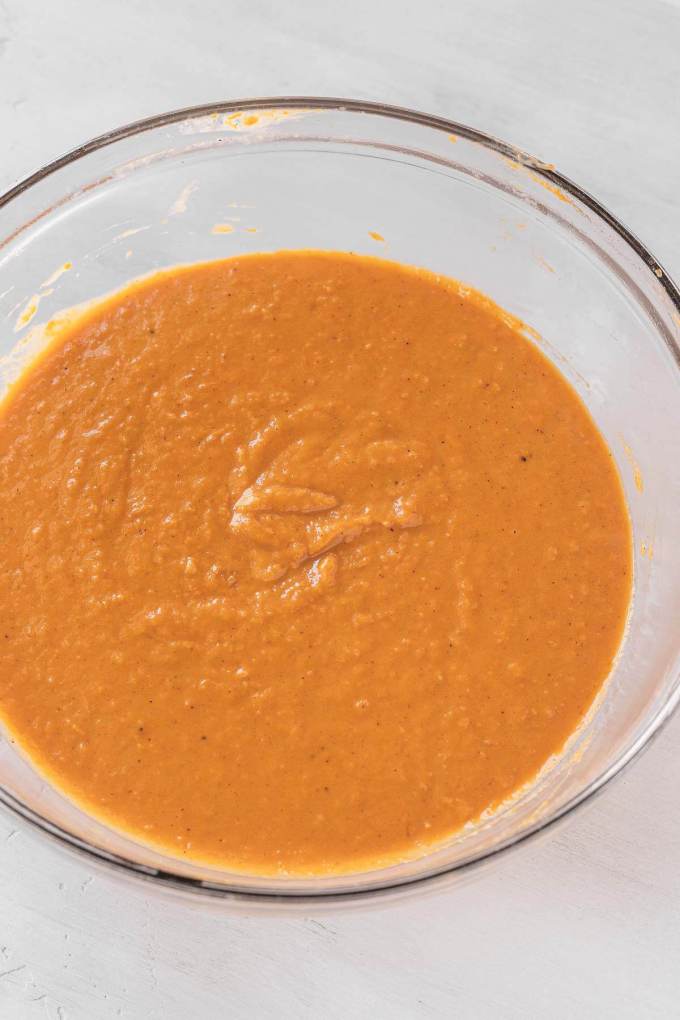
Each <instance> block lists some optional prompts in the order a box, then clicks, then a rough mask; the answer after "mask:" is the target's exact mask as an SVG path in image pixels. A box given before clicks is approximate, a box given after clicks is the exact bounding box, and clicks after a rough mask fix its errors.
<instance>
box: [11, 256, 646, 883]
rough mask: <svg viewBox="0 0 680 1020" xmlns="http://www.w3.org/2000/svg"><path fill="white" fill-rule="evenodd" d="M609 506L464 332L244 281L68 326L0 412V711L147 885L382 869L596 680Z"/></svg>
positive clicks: (353, 277)
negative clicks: (190, 861)
mask: <svg viewBox="0 0 680 1020" xmlns="http://www.w3.org/2000/svg"><path fill="white" fill-rule="evenodd" d="M630 575H631V553H630V531H629V523H628V517H627V513H626V508H625V504H624V500H623V496H622V491H621V486H620V482H619V479H618V475H617V472H616V469H615V466H614V463H613V460H612V458H611V455H610V453H609V451H608V450H607V448H606V446H605V444H604V442H603V440H602V438H601V437H600V435H599V433H598V432H597V430H596V428H595V426H594V425H593V423H592V421H591V420H590V418H589V416H588V414H587V412H586V410H585V408H584V407H583V405H582V404H581V402H580V401H579V399H578V398H577V396H576V394H575V393H574V391H573V390H572V389H571V388H570V386H569V385H568V384H567V382H566V381H565V380H564V379H563V378H562V377H561V376H560V375H559V373H558V372H557V371H556V370H555V368H554V367H552V365H551V364H550V363H548V361H547V360H546V359H545V358H544V357H543V356H542V355H541V354H540V353H539V351H538V350H537V348H536V347H535V346H533V345H532V344H531V343H530V342H528V341H527V340H526V339H525V338H524V337H523V336H522V335H521V333H520V331H519V328H518V325H517V324H515V323H513V322H512V321H511V320H510V319H509V318H508V317H507V316H504V315H503V314H502V313H501V312H500V310H499V309H497V308H496V307H495V306H494V305H492V304H491V303H490V302H488V301H486V300H485V299H484V298H482V297H481V296H479V295H477V294H474V293H470V292H469V291H468V290H466V289H465V288H462V287H461V286H460V285H458V284H456V283H455V282H452V281H447V280H444V279H442V278H440V277H435V276H433V275H431V274H429V273H427V272H424V271H416V270H412V269H407V268H404V267H401V266H398V265H396V264H394V263H389V262H384V261H381V260H378V259H369V258H361V257H358V256H352V255H342V254H334V253H315V252H292V253H278V254H275V255H257V256H249V257H243V258H238V259H229V260H225V261H221V262H214V263H207V264H202V265H196V266H191V267H187V268H181V269H176V270H172V271H168V272H165V273H161V274H159V275H157V276H155V277H153V278H150V279H147V280H145V281H142V282H140V283H137V284H133V285H132V286H131V287H129V288H128V289H127V290H125V291H123V292H121V293H120V294H118V295H116V296H115V297H113V298H110V299H108V300H106V301H105V302H103V303H101V304H99V305H97V306H95V307H94V308H93V309H91V310H90V311H89V312H88V313H87V314H86V315H85V316H84V317H83V318H82V319H81V320H79V322H77V323H76V324H75V325H72V326H70V327H69V328H68V329H67V330H66V331H65V333H64V335H62V336H60V337H59V338H58V339H57V341H55V342H54V343H53V344H52V346H51V347H50V348H49V349H48V350H47V351H46V353H45V354H43V355H42V357H41V358H40V359H39V360H38V361H37V362H36V363H35V364H34V365H33V366H32V367H31V368H30V369H29V370H28V371H27V372H26V373H25V374H24V376H23V377H22V379H21V380H20V382H19V383H18V384H17V385H16V386H15V387H14V389H13V391H12V392H11V393H10V395H9V397H8V398H7V399H6V401H5V403H4V405H3V407H2V409H1V410H0V620H1V621H2V633H0V708H1V711H2V716H3V718H4V720H5V722H6V724H7V726H8V728H9V730H10V732H11V733H12V734H13V735H14V737H15V738H16V739H18V740H19V741H20V743H21V744H22V745H23V747H24V748H25V749H26V750H27V751H28V753H29V754H30V755H31V756H32V757H33V758H34V760H35V761H36V762H37V764H38V765H39V767H40V768H42V769H43V770H44V771H45V772H46V773H47V774H48V776H49V777H50V778H51V779H52V780H53V781H54V782H55V783H57V784H58V785H59V786H61V787H62V788H63V789H64V790H66V791H67V792H68V793H69V794H70V795H71V796H73V797H74V798H75V799H77V800H78V801H79V802H80V803H81V804H83V805H84V806H85V807H86V808H87V809H89V810H91V811H92V812H94V813H96V814H97V815H98V816H100V817H102V818H104V819H106V820H108V821H109V822H112V823H113V824H115V825H116V826H119V827H121V828H123V829H125V830H126V831H129V832H131V833H132V834H133V835H134V836H136V837H137V838H141V839H142V840H144V841H145V842H148V843H152V844H154V845H157V846H160V847H161V848H163V849H165V850H166V851H169V852H170V853H173V854H175V855H186V856H187V857H190V858H194V859H198V860H202V861H207V862H211V863H217V864H220V865H223V866H227V867H231V868H235V869H240V870H250V871H260V872H263V873H278V872H280V871H286V870H287V871H289V872H298V873H306V872H316V873H323V872H330V871H338V870H352V869H354V868H356V867H365V866H367V865H370V864H374V863H382V862H385V861H390V860H395V859H400V858H403V857H405V856H409V855H413V854H415V853H417V852H418V851H419V850H422V849H424V848H426V847H427V846H428V845H430V844H432V843H434V842H436V841H437V840H440V839H442V838H444V837H446V836H448V835H450V834H451V833H452V832H454V831H455V830H456V829H457V828H458V827H460V826H461V825H462V824H464V823H465V822H466V821H469V820H471V819H474V818H476V817H477V816H478V815H479V814H480V813H481V812H482V811H483V810H484V809H486V808H488V807H492V806H493V805H495V804H498V803H499V802H501V801H502V800H503V799H504V798H506V797H507V796H508V795H509V794H511V793H512V792H513V790H515V789H516V788H517V787H519V786H520V785H521V784H523V783H524V782H526V781H527V780H529V779H530V778H531V777H532V776H533V775H534V774H535V773H536V771H537V770H538V769H539V768H540V767H541V765H543V763H544V762H545V761H546V760H547V759H548V758H549V756H550V755H551V754H553V753H556V752H558V751H559V750H560V748H561V747H562V745H563V744H564V742H565V740H566V739H567V738H568V736H569V735H570V733H571V732H573V730H574V729H575V728H576V726H577V725H578V723H579V721H580V719H581V718H582V716H583V714H584V713H585V712H586V710H587V709H588V707H589V705H590V704H591V702H592V699H593V698H594V696H595V694H596V693H597V691H598V689H599V687H600V686H601V684H602V682H603V680H604V679H605V677H606V675H607V673H608V670H609V668H610V665H611V662H612V658H613V656H614V654H615V652H616V650H617V646H618V644H619V641H620V638H621V634H622V629H623V625H624V619H625V614H626V610H627V605H628V600H629V595H630V582H631V576H630Z"/></svg>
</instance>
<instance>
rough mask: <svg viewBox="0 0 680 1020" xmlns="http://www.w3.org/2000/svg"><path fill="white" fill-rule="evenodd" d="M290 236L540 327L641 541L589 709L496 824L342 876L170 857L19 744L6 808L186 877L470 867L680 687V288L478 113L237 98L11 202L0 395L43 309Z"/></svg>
mask: <svg viewBox="0 0 680 1020" xmlns="http://www.w3.org/2000/svg"><path fill="white" fill-rule="evenodd" d="M216 224H226V225H227V229H223V230H222V231H221V232H217V233H215V232H213V227H214V226H215V225H216ZM229 228H231V229H229ZM281 248H327V249H342V250H351V251H355V252H363V253H370V254H374V255H383V256H384V257H386V258H391V259H395V260H398V261H400V262H404V263H411V264H414V265H418V266H425V267H427V268H428V269H431V270H434V271H435V272H439V273H443V274H446V275H448V276H452V277H456V278H458V279H461V280H464V281H466V282H468V283H470V284H472V285H473V286H475V287H477V288H479V289H480V290H482V291H484V292H486V293H487V294H489V295H490V296H491V297H492V298H493V299H494V300H495V301H497V302H498V303H499V304H500V305H502V306H503V307H505V308H506V309H508V310H509V311H510V312H512V313H513V314H514V315H516V316H518V317H519V318H521V319H523V320H524V321H525V322H527V323H529V324H530V325H531V326H532V327H533V328H534V329H535V330H536V331H537V336H536V338H535V339H536V342H537V343H539V344H540V345H541V347H542V348H543V349H544V351H545V352H546V353H547V354H548V356H549V357H551V358H552V359H553V360H554V361H555V363H556V364H557V365H558V366H559V368H560V369H561V370H562V372H563V373H564V374H565V375H566V376H567V378H568V379H569V380H570V381H571V383H572V384H573V386H574V387H575V388H576V390H577V391H578V392H579V393H580V394H581V396H582V397H583V399H584V400H585V402H586V403H587V405H588V407H589V408H590V411H591V413H592V415H593V416H594V418H595V420H596V421H597V423H598V425H599V427H600V429H601V430H602V432H603V433H604V435H605V437H606V439H607V441H608V443H609V445H610V447H611V449H612V450H613V452H614V455H615V457H616V459H617V461H618V464H619V468H620V471H621V475H622V478H623V481H624V485H625V489H626V494H627V498H628V503H629V507H630V513H631V517H632V521H633V529H634V540H635V589H634V600H633V604H632V608H631V612H630V618H629V624H628V630H627V635H626V638H625V642H624V645H623V647H622V650H621V652H620V654H619V657H618V659H617V662H616V664H615V668H614V670H613V672H612V675H611V678H610V680H609V683H608V685H607V686H606V688H605V691H604V693H603V694H602V696H601V698H600V700H599V703H598V705H597V708H596V710H595V711H593V712H592V713H591V716H590V718H589V720H588V721H587V723H586V725H584V727H583V728H582V729H581V731H580V732H579V733H578V734H577V736H576V737H575V739H574V740H573V741H572V743H571V744H570V746H569V747H568V748H567V749H566V750H565V752H564V753H563V754H562V756H561V757H560V758H559V760H557V761H556V762H555V763H554V764H553V766H552V767H551V768H548V769H546V770H545V771H544V772H543V773H542V775H541V776H540V777H539V778H538V780H537V781H536V782H535V783H534V784H533V785H532V786H531V787H530V788H529V789H528V790H527V791H526V792H525V793H524V794H523V795H522V796H521V797H519V798H518V799H517V800H516V801H515V802H514V803H512V804H511V805H509V806H507V807H505V808H504V809H503V810H500V811H499V812H497V813H496V814H495V815H494V816H493V817H491V818H489V819H487V820H485V821H484V822H481V823H480V824H478V825H476V826H474V827H471V828H470V829H469V830H466V831H465V832H463V833H460V834H459V835H457V836H456V837H455V838H453V839H452V840H451V841H450V843H449V844H448V845H447V846H446V847H445V848H443V849H440V850H438V851H437V852H435V853H432V854H430V855H428V856H425V857H421V858H419V859H418V860H413V861H408V862H406V863H403V864H399V865H396V866H394V867H390V868H387V869H383V870H379V871H370V872H362V873H360V874H352V875H348V876H342V877H337V876H336V877H328V878H314V879H311V878H310V879H297V878H296V879H266V878H261V877H256V876H253V877H247V876H246V877H244V876H242V875H232V874H228V873H226V872H224V871H219V870H215V869H210V868H206V867H201V866H199V865H192V864H190V863H187V862H186V861H179V860H175V859H174V858H170V857H166V856H163V855H162V854H159V853H157V852H155V851H153V850H150V849H148V848H146V847H144V846H142V845H141V844H139V843H137V842H135V841H134V840H132V839H130V838H127V837H126V836H124V835H121V834H120V833H118V832H115V831H113V830H111V829H109V828H108V827H106V826H105V825H103V824H101V823H100V822H98V821H96V820H95V819H93V818H91V817H89V816H87V815H86V814H84V813H83V812H82V811H80V810H79V809H78V808H77V807H75V806H74V805H73V804H72V803H70V801H68V800H67V799H66V798H65V797H63V796H62V795H61V794H60V793H59V792H58V791H57V790H55V789H54V788H52V787H51V786H49V785H48V784H46V783H45V782H44V781H43V780H42V779H41V777H40V775H38V774H37V773H36V772H35V770H34V769H33V768H32V766H31V764H30V762H29V761H27V760H26V759H25V758H23V757H22V756H20V755H19V754H18V753H17V751H16V750H15V749H14V747H13V746H12V745H10V743H9V742H8V741H7V740H0V801H1V802H2V804H4V805H5V807H6V808H8V809H9V810H10V811H13V812H15V813H16V814H18V815H20V816H21V817H23V818H24V819H26V820H28V821H30V822H32V823H33V824H34V825H35V826H37V827H38V828H39V829H41V830H42V831H43V832H45V833H48V834H51V835H52V836H55V837H57V838H58V839H59V840H60V841H61V842H62V843H64V844H68V845H69V846H71V847H73V848H76V849H79V850H81V851H83V852H85V853H86V854H88V855H89V856H90V859H91V860H94V859H98V860H99V861H102V862H108V864H110V865H113V866H117V867H118V868H121V869H125V870H127V872H129V873H136V874H138V875H142V876H145V877H147V878H149V879H151V880H153V881H155V882H156V883H158V884H166V886H167V885H169V886H171V887H172V888H174V889H191V890H194V891H196V892H199V891H200V892H213V893H217V894H222V895H229V896H231V897H232V898H237V899H238V898H241V897H243V896H246V897H248V898H250V899H251V900H252V898H253V897H255V896H259V897H261V898H265V900H266V899H267V898H270V899H271V898H272V897H288V898H293V899H294V898H296V897H297V898H300V897H303V898H308V897H311V896H317V897H320V896H323V897H343V896H348V895H349V896H356V895H359V894H362V893H363V894H366V893H368V892H373V893H375V892H376V891H377V890H386V889H391V890H394V889H396V888H397V887H404V886H407V885H409V884H414V883H418V882H421V881H422V880H424V879H432V878H433V877H434V876H437V875H439V876H441V875H444V874H447V875H449V876H450V877H459V876H460V875H461V873H462V872H463V871H464V870H465V869H469V868H470V866H471V865H474V864H478V863H479V862H481V861H483V860H489V859H490V858H492V857H493V856H494V855H496V854H498V852H499V851H501V850H504V849H507V848H509V847H512V846H516V845H517V844H518V843H520V842H521V841H522V840H524V839H526V838H527V837H529V836H531V835H533V834H535V833H538V832H539V831H541V830H545V829H546V828H547V827H548V826H550V825H551V824H553V823H554V822H555V821H556V820H558V819H559V818H561V817H563V816H565V815H566V814H568V813H569V812H570V811H572V810H573V809H574V808H575V807H576V806H577V805H579V804H581V803H582V802H583V801H585V800H587V799H588V798H589V797H592V796H593V794H595V793H596V792H597V791H598V790H600V789H602V787H603V786H605V784H606V783H608V782H609V780H610V779H611V778H612V777H613V776H615V775H616V774H617V773H618V772H620V771H621V770H622V769H623V768H624V766H625V765H626V764H627V763H628V762H630V761H631V760H632V759H633V758H634V757H635V756H636V755H637V754H638V753H639V752H640V750H641V749H642V748H643V747H644V746H645V745H646V744H648V743H649V741H650V739H651V738H652V736H653V735H654V734H655V733H656V732H657V731H658V730H659V728H660V727H661V725H662V724H663V723H664V722H665V721H666V720H667V719H668V717H669V716H670V714H671V712H672V710H673V708H674V707H675V705H676V704H677V702H678V699H679V697H680V687H679V676H678V665H679V652H680V498H679V497H680V351H679V348H678V338H679V337H680V295H679V294H678V291H677V290H676V288H675V287H674V285H673V284H672V282H671V281H670V280H669V279H668V277H667V275H666V273H665V272H664V270H663V269H662V267H660V266H659V265H658V263H657V262H656V260H655V259H654V258H653V257H652V256H651V255H650V254H649V252H648V251H646V249H645V248H644V247H643V246H642V245H641V244H640V243H639V242H638V241H637V240H636V239H635V238H634V237H633V236H632V235H631V234H630V233H629V232H628V231H627V230H626V229H625V228H624V227H623V226H621V224H620V223H618V222H617V221H616V219H614V217H613V216H611V215H610V213H608V212H607V211H606V210H605V209H603V208H602V207H601V206H600V205H599V204H598V203H597V202H595V201H594V200H593V199H592V198H590V197H589V196H588V195H586V194H585V193H584V192H582V191H581V190H580V189H579V188H578V187H576V186H575V185H573V184H571V183H570V182H569V181H567V180H565V179H564V178H563V177H562V176H561V175H560V174H558V173H557V172H556V171H555V170H554V168H553V167H551V166H548V165H546V164H544V163H542V162H540V161H539V160H536V159H534V158H533V157H531V156H528V155H527V154H526V153H523V152H519V151H517V150H516V149H514V148H512V147H511V146H509V145H505V144H503V143H501V142H498V141H496V140H495V139H493V138H489V137H488V136H486V135H484V134H481V133H480V132H478V131H474V130H472V129H471V128H468V127H464V126H462V125H459V124H454V123H451V122H448V121H444V120H441V119H438V118H435V117H428V116H424V115H421V114H417V113H412V112H410V111H408V110H399V109H393V108H389V107H384V106H377V105H371V104H368V103H357V102H349V101H344V100H331V99H311V98H303V99H266V100H248V101H246V102H238V103H224V104H218V105H216V106H209V107H208V106H206V107H201V108H197V109H191V110H182V111H178V112H175V113H169V114H166V115H163V116H160V117H155V118H152V119H151V120H147V121H143V122H141V123H138V124H133V125H131V126H130V127H126V128H122V129H121V130H119V131H114V132H112V133H111V134H108V135H105V136H103V137H101V138H98V139H95V140H94V141H92V142H89V143H88V144H86V145H83V146H82V147H81V148H79V149H77V150H76V151H75V152H72V153H70V154H68V155H66V156H64V157H62V158H61V159H59V160H57V161H56V162H54V163H52V164H51V165H49V166H47V167H45V168H44V169H42V170H40V171H39V172H38V173H36V174H34V175H33V176H32V177H30V178H29V179H28V180H26V181H23V182H22V183H21V184H18V185H17V186H16V187H15V188H13V189H12V190H11V191H9V192H8V193H7V194H6V195H5V196H4V197H3V198H1V199H0V321H1V322H2V324H3V329H2V333H1V334H0V355H2V358H1V360H0V389H1V388H2V387H3V384H4V383H6V382H7V381H8V380H9V379H10V378H11V377H12V375H13V374H14V373H15V372H16V368H17V364H18V363H19V361H20V360H21V357H22V347H21V344H22V337H23V336H24V335H25V332H26V330H25V328H23V327H24V326H25V322H26V320H27V318H28V315H29V314H30V312H31V311H32V310H33V309H34V308H35V307H36V306H37V305H38V304H39V309H38V312H37V315H36V318H35V320H34V322H37V321H38V320H47V319H49V318H50V317H52V316H53V315H54V314H55V312H57V311H58V310H60V309H63V308H65V307H69V306H72V305H76V304H78V303H80V302H82V301H84V300H87V299H90V298H92V297H94V296H97V295H100V294H103V293H105V292H107V291H110V290H112V289H114V288H117V287H120V286H121V285H122V284H124V283H125V282H126V281H128V280H129V279H131V278H132V277H135V276H139V275H141V274H143V273H147V272H149V271H151V270H154V269H157V268H159V267H162V266H168V265H172V264H175V263H178V262H192V261H195V260H199V259H210V258H219V257H223V256H228V255H232V254H237V253H243V252H251V251H263V250H276V249H281ZM65 262H70V263H71V264H72V269H70V271H67V272H64V273H62V274H61V275H60V276H58V278H53V279H52V281H51V282H46V281H50V277H54V274H55V271H56V270H58V268H59V267H60V266H62V265H63V264H64V263H65ZM27 305H28V306H29V312H28V313H27V314H25V315H24V316H23V318H22V311H24V310H25V309H26V306H27ZM23 354H24V355H25V350H24V352H23ZM288 902H291V899H289V900H288Z"/></svg>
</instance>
